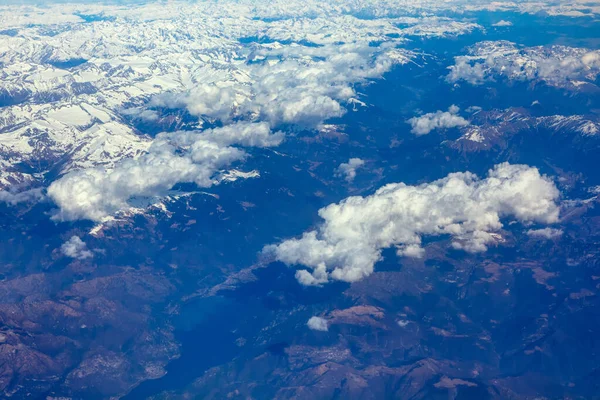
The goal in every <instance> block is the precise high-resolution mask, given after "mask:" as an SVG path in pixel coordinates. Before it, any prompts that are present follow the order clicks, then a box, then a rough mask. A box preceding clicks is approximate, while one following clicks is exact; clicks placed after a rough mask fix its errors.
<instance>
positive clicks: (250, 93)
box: [149, 43, 413, 127]
mask: <svg viewBox="0 0 600 400" xmlns="http://www.w3.org/2000/svg"><path fill="white" fill-rule="evenodd" d="M412 56H413V54H412V53H411V52H409V51H406V50H401V49H394V48H393V47H390V46H385V45H384V46H381V47H372V46H369V44H368V43H349V44H343V45H325V46H321V47H306V46H286V47H281V48H278V47H275V48H263V49H257V50H256V51H255V52H254V53H253V55H252V60H253V61H254V62H252V63H247V64H234V66H235V68H236V69H238V70H237V71H236V72H237V73H236V74H234V75H235V77H236V78H237V79H231V77H229V76H222V75H221V74H214V75H213V76H212V77H208V79H209V80H210V79H212V81H206V82H203V83H200V84H194V86H193V87H191V88H190V89H188V90H186V91H184V92H179V93H165V94H161V95H158V96H155V97H154V98H153V99H152V101H151V102H150V104H149V106H150V107H167V108H182V107H183V108H186V109H187V110H188V112H190V114H192V115H195V116H201V117H207V118H212V119H217V120H221V121H225V122H227V121H230V120H232V119H233V118H236V117H245V118H249V119H252V120H262V121H267V122H269V123H270V124H271V125H272V126H277V125H280V124H296V125H302V126H308V127H314V126H317V125H319V124H321V123H323V122H324V121H325V120H326V119H329V118H333V117H339V116H341V115H343V114H344V112H345V107H344V105H343V103H345V102H348V101H350V100H352V99H353V98H354V97H355V96H357V93H356V92H355V90H354V84H356V83H360V82H364V81H365V80H366V79H370V78H378V77H381V76H382V75H383V74H384V73H385V72H387V71H389V70H390V69H391V67H392V66H393V65H395V64H404V63H406V62H408V61H409V60H410V58H411V57H412ZM241 77H243V78H241Z"/></svg>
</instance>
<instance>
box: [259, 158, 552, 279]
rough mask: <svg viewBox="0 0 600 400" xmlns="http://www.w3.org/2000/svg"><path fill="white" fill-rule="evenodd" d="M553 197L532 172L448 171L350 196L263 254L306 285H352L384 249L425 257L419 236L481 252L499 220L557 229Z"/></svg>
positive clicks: (506, 167) (516, 168) (504, 167)
mask: <svg viewBox="0 0 600 400" xmlns="http://www.w3.org/2000/svg"><path fill="white" fill-rule="evenodd" d="M558 197H559V191H558V189H557V188H556V186H555V185H554V183H553V182H552V181H551V180H550V179H549V178H547V177H546V176H543V175H541V174H540V172H539V171H538V170H537V169H536V168H532V167H528V166H526V165H511V164H508V163H504V164H499V165H496V166H495V167H494V168H493V169H491V170H490V171H489V172H488V176H487V178H485V179H480V178H478V177H477V176H475V175H474V174H472V173H469V172H466V173H454V174H450V175H448V176H447V177H446V178H443V179H440V180H438V181H434V182H432V183H426V184H422V185H419V186H409V185H406V184H403V183H396V184H390V185H387V186H384V187H382V188H381V189H379V190H377V191H376V192H375V193H374V194H373V195H371V196H367V197H349V198H347V199H345V200H343V201H342V202H340V203H338V204H331V205H329V206H327V207H325V208H322V209H321V210H319V216H320V217H321V218H323V220H324V222H323V223H322V224H321V225H320V226H319V227H318V228H317V229H316V230H311V231H308V232H305V233H304V234H303V235H302V236H301V237H299V238H294V239H290V240H286V241H284V242H282V243H280V244H277V245H270V246H266V247H265V248H264V249H263V252H264V253H265V254H267V255H270V256H271V257H273V258H274V259H276V260H278V261H281V262H283V263H285V264H287V265H290V266H292V265H293V266H296V265H303V266H305V267H307V268H308V269H307V270H300V271H297V273H296V277H297V279H298V281H299V282H300V283H302V284H304V285H319V284H323V283H326V282H327V281H329V280H330V279H335V280H341V281H346V282H355V281H358V280H360V279H363V278H364V277H366V276H368V275H370V274H371V273H372V272H373V269H374V266H375V263H377V262H378V261H379V260H380V259H381V252H382V250H383V249H386V248H390V247H396V249H397V254H398V255H399V256H407V257H420V256H422V255H423V251H424V250H423V249H422V247H421V246H422V238H423V237H424V236H431V237H434V236H448V237H450V238H451V239H452V244H453V247H454V248H456V249H463V250H465V251H468V252H483V251H486V250H487V246H488V245H489V244H490V243H493V242H494V241H495V240H496V237H497V235H496V234H495V233H496V232H497V231H499V230H500V229H501V228H502V227H503V224H502V222H501V220H502V219H505V218H512V219H515V220H517V221H520V222H522V223H530V222H537V223H546V224H551V223H556V222H557V221H558V216H559V208H558V206H557V204H556V201H557V199H558Z"/></svg>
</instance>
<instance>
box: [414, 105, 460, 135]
mask: <svg viewBox="0 0 600 400" xmlns="http://www.w3.org/2000/svg"><path fill="white" fill-rule="evenodd" d="M459 111H460V108H458V107H457V106H455V105H452V106H450V108H449V109H448V111H436V112H434V113H429V114H425V115H422V116H420V117H413V118H411V119H409V120H408V123H409V124H410V125H411V126H412V131H411V132H412V133H414V134H415V135H417V136H421V135H427V134H428V133H430V132H431V131H433V130H435V129H448V128H457V127H460V126H467V125H469V121H467V120H466V119H464V118H463V117H461V116H460V115H458V112H459Z"/></svg>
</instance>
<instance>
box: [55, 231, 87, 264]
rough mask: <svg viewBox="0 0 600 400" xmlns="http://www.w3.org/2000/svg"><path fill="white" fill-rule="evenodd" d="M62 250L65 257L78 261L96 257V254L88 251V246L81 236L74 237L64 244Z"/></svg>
mask: <svg viewBox="0 0 600 400" xmlns="http://www.w3.org/2000/svg"><path fill="white" fill-rule="evenodd" d="M60 250H61V251H62V253H63V254H64V255H65V256H67V257H71V258H76V259H78V260H85V259H86V258H92V257H94V253H92V252H91V251H89V250H88V248H87V245H86V244H85V243H84V242H83V241H82V240H81V238H80V237H79V236H72V237H71V239H69V240H67V241H66V242H65V243H63V245H62V246H61V247H60Z"/></svg>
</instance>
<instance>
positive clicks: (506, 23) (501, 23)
mask: <svg viewBox="0 0 600 400" xmlns="http://www.w3.org/2000/svg"><path fill="white" fill-rule="evenodd" d="M492 26H495V27H507V26H513V23H512V22H510V21H505V20H500V21H498V22H496V23H495V24H493V25H492Z"/></svg>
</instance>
